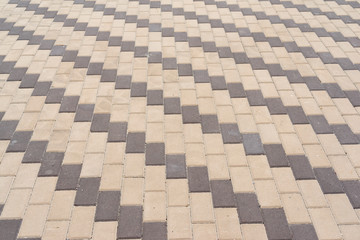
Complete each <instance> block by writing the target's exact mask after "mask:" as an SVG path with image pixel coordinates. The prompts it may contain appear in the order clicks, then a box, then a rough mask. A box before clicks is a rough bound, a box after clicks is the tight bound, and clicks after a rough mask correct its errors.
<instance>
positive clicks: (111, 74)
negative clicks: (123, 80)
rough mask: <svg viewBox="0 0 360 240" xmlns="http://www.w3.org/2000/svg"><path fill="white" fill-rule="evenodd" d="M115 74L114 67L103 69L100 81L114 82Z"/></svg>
mask: <svg viewBox="0 0 360 240" xmlns="http://www.w3.org/2000/svg"><path fill="white" fill-rule="evenodd" d="M116 74H117V70H116V69H104V70H103V71H102V73H101V78H100V82H115V80H116Z"/></svg>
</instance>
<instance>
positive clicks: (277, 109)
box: [265, 98, 287, 115]
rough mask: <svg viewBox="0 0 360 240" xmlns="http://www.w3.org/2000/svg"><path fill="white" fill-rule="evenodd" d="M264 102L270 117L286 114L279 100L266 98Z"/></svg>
mask: <svg viewBox="0 0 360 240" xmlns="http://www.w3.org/2000/svg"><path fill="white" fill-rule="evenodd" d="M265 101H266V105H267V107H268V109H269V112H270V114H271V115H275V114H276V115H278V114H286V113H287V112H286V108H285V106H284V104H283V103H282V101H281V99H280V98H266V99H265Z"/></svg>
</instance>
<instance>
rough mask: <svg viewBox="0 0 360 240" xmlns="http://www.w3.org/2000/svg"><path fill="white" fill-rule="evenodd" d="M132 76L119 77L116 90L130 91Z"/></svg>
mask: <svg viewBox="0 0 360 240" xmlns="http://www.w3.org/2000/svg"><path fill="white" fill-rule="evenodd" d="M130 87H131V76H117V78H116V84H115V89H130Z"/></svg>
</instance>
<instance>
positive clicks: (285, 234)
mask: <svg viewBox="0 0 360 240" xmlns="http://www.w3.org/2000/svg"><path fill="white" fill-rule="evenodd" d="M262 214H263V218H264V224H265V229H266V233H267V236H268V238H269V239H291V232H290V229H289V225H288V222H287V220H286V216H285V212H284V210H283V209H282V208H265V209H262Z"/></svg>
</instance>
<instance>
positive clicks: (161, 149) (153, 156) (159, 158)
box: [145, 143, 165, 165]
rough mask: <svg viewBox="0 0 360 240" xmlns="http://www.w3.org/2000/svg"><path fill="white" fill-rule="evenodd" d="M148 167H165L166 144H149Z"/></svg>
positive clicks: (146, 154) (147, 149)
mask: <svg viewBox="0 0 360 240" xmlns="http://www.w3.org/2000/svg"><path fill="white" fill-rule="evenodd" d="M145 164H146V165H165V144H164V143H147V144H146V153H145Z"/></svg>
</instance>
